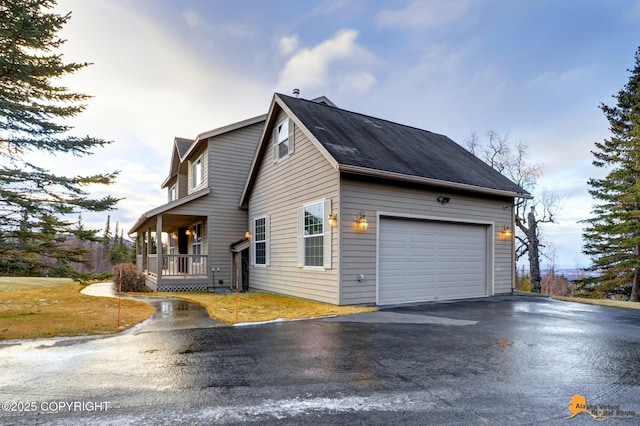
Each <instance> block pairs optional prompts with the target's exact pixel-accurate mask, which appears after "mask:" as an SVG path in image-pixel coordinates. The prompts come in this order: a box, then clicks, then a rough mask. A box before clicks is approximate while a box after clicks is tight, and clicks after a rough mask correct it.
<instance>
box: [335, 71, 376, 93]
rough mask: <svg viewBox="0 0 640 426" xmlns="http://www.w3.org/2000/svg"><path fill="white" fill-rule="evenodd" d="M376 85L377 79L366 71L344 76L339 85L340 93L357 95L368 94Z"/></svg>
mask: <svg viewBox="0 0 640 426" xmlns="http://www.w3.org/2000/svg"><path fill="white" fill-rule="evenodd" d="M375 84H376V78H375V77H374V76H373V75H371V74H369V73H368V72H365V71H358V72H353V73H348V74H346V75H344V76H343V78H342V81H340V84H339V85H338V91H339V92H344V93H351V94H355V95H364V94H366V93H368V92H369V91H370V90H371V88H372V87H373V86H374V85H375Z"/></svg>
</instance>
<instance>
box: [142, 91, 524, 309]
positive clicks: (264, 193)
mask: <svg viewBox="0 0 640 426" xmlns="http://www.w3.org/2000/svg"><path fill="white" fill-rule="evenodd" d="M240 134H242V135H246V137H247V140H246V146H245V145H244V144H243V145H242V147H243V148H242V149H239V148H240V145H236V144H233V143H225V142H224V141H227V140H229V141H230V140H231V139H238V138H239V135H240ZM251 137H253V138H254V139H253V140H252V143H250V142H249V140H248V139H250V138H251ZM251 147H252V148H251ZM225 150H227V151H226V152H223V151H225ZM199 158H201V159H202V160H201V165H200V166H198V159H199ZM222 159H225V160H224V161H221V160H222ZM205 163H206V164H205ZM222 164H224V166H225V167H226V169H225V170H227V172H223V173H222V174H221V173H220V172H219V171H218V170H217V168H218V167H219V166H222ZM212 165H213V167H212ZM171 167H172V168H171V173H170V175H169V178H168V179H167V180H166V181H165V183H164V186H165V187H166V188H168V190H169V194H171V193H172V190H171V188H172V187H173V185H175V187H176V190H175V191H176V192H177V193H178V198H177V200H175V201H170V202H169V203H168V204H166V205H164V206H161V207H159V208H157V209H154V210H152V211H150V212H148V213H147V214H145V215H144V216H143V217H142V218H141V219H140V220H139V221H138V223H137V224H136V225H135V226H134V228H133V229H132V231H133V232H136V233H137V234H138V250H139V251H138V253H139V258H138V263H139V264H142V265H144V266H142V268H143V269H145V270H146V271H147V276H148V277H149V279H148V282H149V283H151V284H150V286H151V287H153V284H154V283H157V288H158V289H172V290H181V289H185V290H186V289H190V288H207V287H209V286H208V285H207V284H197V283H199V282H200V283H204V281H205V280H207V279H208V280H210V281H213V280H215V281H217V280H218V279H222V280H225V282H226V280H230V284H231V285H238V286H239V285H243V287H246V285H247V282H246V281H247V278H248V284H249V285H250V287H251V288H253V289H258V290H264V291H271V292H276V293H281V294H287V295H292V296H298V297H303V298H308V299H312V300H318V301H324V302H328V303H333V304H338V305H346V304H380V305H382V304H396V303H407V302H420V301H427V300H445V299H457V298H470V297H483V296H491V295H495V294H504V293H510V292H511V291H512V288H513V285H514V272H515V265H514V256H513V251H514V245H513V235H512V230H513V228H514V218H513V205H514V199H515V198H516V197H529V194H528V193H527V192H526V191H524V190H523V189H522V188H520V187H519V186H517V185H516V184H514V183H513V182H511V181H510V180H509V179H507V178H506V177H504V176H503V175H501V174H500V173H498V172H497V171H495V170H494V169H492V168H491V167H489V166H488V165H487V164H485V163H484V162H483V161H481V160H480V159H478V158H477V157H475V156H473V155H472V154H471V153H469V152H468V151H467V150H466V149H464V148H462V147H461V146H459V145H457V144H456V143H455V142H453V141H452V140H450V139H449V138H447V137H446V136H443V135H438V134H435V133H432V132H429V131H426V130H421V129H417V128H414V127H410V126H405V125H402V124H398V123H394V122H390V121H387V120H383V119H379V118H375V117H371V116H367V115H363V114H359V113H355V112H351V111H347V110H343V109H340V108H338V107H336V106H335V105H334V104H333V103H331V101H329V100H328V99H326V98H324V97H323V98H318V99H315V100H311V101H310V100H305V99H300V98H298V97H290V96H284V95H280V94H275V95H274V96H273V99H272V102H271V105H270V108H269V111H268V113H267V115H266V116H263V117H258V118H255V119H253V120H248V121H246V122H242V123H237V124H235V125H232V126H228V127H227V128H224V129H218V130H216V131H212V132H208V133H207V134H204V135H200V136H199V137H198V138H197V139H196V141H193V142H190V141H183V140H176V143H175V148H174V154H173V159H172V166H171ZM199 168H200V169H199ZM234 168H235V169H237V171H238V173H237V174H236V175H234V176H236V177H234V178H233V179H234V182H235V183H234V184H233V185H229V186H228V187H227V186H225V185H224V184H223V182H224V180H225V179H227V178H228V175H229V174H230V172H231V170H230V169H234ZM198 170H200V171H198ZM199 175H202V176H203V178H202V179H204V181H205V182H206V184H203V186H202V187H199V186H197V185H196V184H195V183H194V181H193V179H194V176H199ZM240 175H242V176H243V178H239V179H238V177H239V176H240ZM181 176H182V177H181ZM183 180H184V181H186V197H182V198H181V197H180V195H181V194H183V193H185V188H183V187H181V185H183V186H184V185H185V183H184V182H183ZM223 186H224V187H225V190H224V191H223V190H222V187H223ZM189 188H191V190H190V189H189ZM181 191H182V192H181ZM234 191H235V192H234ZM223 193H224V194H225V200H227V201H225V204H224V213H223V212H222V211H221V210H220V209H221V205H219V204H218V201H215V200H218V199H217V198H216V197H220V196H221V195H222V194H223ZM234 196H235V204H234V202H233V200H234ZM223 230H224V231H223ZM247 230H248V232H247ZM162 232H164V233H167V234H168V235H169V237H168V241H169V246H168V248H167V253H166V254H165V252H164V251H163V250H159V249H156V248H154V247H159V246H160V238H159V237H157V235H158V234H160V233H162ZM245 232H246V238H243V237H244V236H245ZM200 235H201V236H202V237H200ZM200 240H202V243H200ZM149 241H156V243H155V245H154V244H150V243H149ZM172 241H174V242H172ZM172 244H173V245H172ZM198 244H202V245H201V247H200V248H198ZM140 256H142V257H140ZM154 256H155V257H154ZM203 256H207V257H206V258H204V257H203ZM145 259H146V260H145ZM145 262H146V263H145ZM182 262H184V263H186V266H181V265H182ZM150 264H151V266H149V265H150ZM200 264H207V265H208V269H207V270H202V269H199V266H198V265H200ZM225 265H226V266H227V269H225ZM243 265H244V267H243ZM218 267H220V268H221V270H220V271H218V270H217V268H218ZM214 269H215V276H210V275H207V274H208V273H209V272H210V271H209V270H214ZM233 271H235V272H233ZM192 272H193V274H192ZM247 273H248V274H247ZM243 281H244V282H243ZM180 282H183V283H184V284H185V285H180V284H178V283H180Z"/></svg>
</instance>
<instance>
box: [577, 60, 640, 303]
mask: <svg viewBox="0 0 640 426" xmlns="http://www.w3.org/2000/svg"><path fill="white" fill-rule="evenodd" d="M628 71H629V72H630V73H631V77H630V78H629V82H628V83H627V84H626V85H625V86H624V88H623V89H622V90H620V91H619V92H618V93H617V94H616V95H614V96H613V98H614V99H616V106H613V107H611V106H607V105H604V104H601V105H600V109H601V110H602V111H603V112H604V114H605V116H606V117H607V120H608V121H609V125H610V131H611V137H610V138H608V139H605V140H604V141H603V142H596V144H595V145H596V150H594V151H592V153H593V155H594V157H595V160H593V165H594V166H596V167H598V168H605V169H607V171H608V174H607V175H606V177H604V178H602V179H595V178H592V179H589V186H590V190H589V193H590V194H591V196H592V197H593V198H594V199H595V200H597V204H596V205H595V207H594V208H593V211H592V214H593V217H592V218H590V219H588V220H586V221H585V222H586V223H587V228H586V229H585V232H584V235H583V237H584V240H585V245H584V249H583V251H584V253H585V254H587V255H589V256H591V258H592V261H593V265H592V266H591V267H590V268H589V269H591V270H594V271H598V272H599V274H598V276H597V277H594V278H590V279H586V280H584V281H583V284H588V285H584V286H583V287H584V288H586V289H595V290H596V292H597V293H599V294H600V295H607V294H609V293H610V292H611V291H613V289H615V288H616V287H620V286H628V287H631V294H630V300H632V301H634V302H635V301H637V300H638V282H639V281H640V277H639V275H638V274H639V273H640V271H639V268H640V179H639V178H640V48H638V50H637V51H636V54H635V68H634V69H633V70H628Z"/></svg>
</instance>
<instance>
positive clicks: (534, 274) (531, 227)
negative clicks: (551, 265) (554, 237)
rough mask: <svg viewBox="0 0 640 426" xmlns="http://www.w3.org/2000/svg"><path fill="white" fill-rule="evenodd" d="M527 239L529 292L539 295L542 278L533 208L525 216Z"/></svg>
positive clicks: (536, 225)
mask: <svg viewBox="0 0 640 426" xmlns="http://www.w3.org/2000/svg"><path fill="white" fill-rule="evenodd" d="M527 225H528V226H527V228H526V229H527V232H526V234H527V239H528V242H529V250H528V251H529V253H528V255H529V275H530V276H531V291H532V292H534V293H540V290H541V281H542V277H541V276H540V252H539V244H540V242H539V241H538V222H536V217H535V213H534V209H533V207H532V208H531V211H529V214H528V215H527Z"/></svg>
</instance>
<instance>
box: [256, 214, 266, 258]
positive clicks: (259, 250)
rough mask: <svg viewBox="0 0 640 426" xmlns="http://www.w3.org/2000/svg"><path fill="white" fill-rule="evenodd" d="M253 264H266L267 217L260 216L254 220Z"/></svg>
mask: <svg viewBox="0 0 640 426" xmlns="http://www.w3.org/2000/svg"><path fill="white" fill-rule="evenodd" d="M253 223H254V225H253V226H254V232H253V238H254V250H253V252H254V254H255V258H254V264H256V265H266V264H267V218H266V217H260V218H257V219H255V220H254V222H253Z"/></svg>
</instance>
